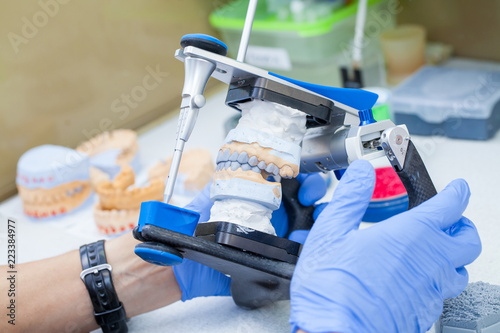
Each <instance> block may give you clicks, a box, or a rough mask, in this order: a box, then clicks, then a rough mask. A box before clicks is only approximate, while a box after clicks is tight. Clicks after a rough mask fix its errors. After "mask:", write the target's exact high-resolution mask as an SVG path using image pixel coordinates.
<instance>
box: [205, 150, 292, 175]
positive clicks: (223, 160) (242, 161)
mask: <svg viewBox="0 0 500 333" xmlns="http://www.w3.org/2000/svg"><path fill="white" fill-rule="evenodd" d="M238 168H241V169H242V170H243V171H250V170H252V171H253V172H257V173H261V172H262V171H265V172H267V173H268V174H270V175H275V176H278V175H279V174H280V173H281V174H282V176H284V174H285V173H284V172H280V171H281V170H280V168H279V167H278V166H277V165H275V164H274V163H269V164H266V162H264V161H260V162H259V159H258V158H257V156H251V157H249V156H248V153H247V152H242V153H241V154H238V152H236V151H235V152H233V153H232V154H231V152H230V150H229V149H226V150H224V151H222V150H221V151H219V154H218V155H217V168H216V169H215V171H220V170H227V169H231V170H232V171H236V170H237V169H238ZM284 168H290V167H289V166H285V167H284ZM286 178H289V177H286Z"/></svg>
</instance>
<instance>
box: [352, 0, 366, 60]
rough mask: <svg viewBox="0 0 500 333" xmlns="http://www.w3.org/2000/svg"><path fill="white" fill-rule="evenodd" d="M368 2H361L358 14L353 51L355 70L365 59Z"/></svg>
mask: <svg viewBox="0 0 500 333" xmlns="http://www.w3.org/2000/svg"><path fill="white" fill-rule="evenodd" d="M367 8H368V1H367V0H359V2H358V12H357V13H356V30H355V32H354V45H353V50H352V60H353V66H354V68H360V67H361V62H362V59H363V52H362V51H363V34H364V30H365V21H366V11H367Z"/></svg>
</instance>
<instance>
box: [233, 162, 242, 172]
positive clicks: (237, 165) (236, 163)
mask: <svg viewBox="0 0 500 333" xmlns="http://www.w3.org/2000/svg"><path fill="white" fill-rule="evenodd" d="M240 166H241V164H239V163H238V162H231V170H232V171H235V170H236V169H238V168H239V167H240Z"/></svg>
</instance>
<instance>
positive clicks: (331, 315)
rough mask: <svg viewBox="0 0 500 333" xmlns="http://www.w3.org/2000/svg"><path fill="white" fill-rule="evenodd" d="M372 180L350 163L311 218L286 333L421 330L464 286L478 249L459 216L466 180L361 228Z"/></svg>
mask: <svg viewBox="0 0 500 333" xmlns="http://www.w3.org/2000/svg"><path fill="white" fill-rule="evenodd" d="M374 183H375V173H374V170H373V168H372V167H371V165H370V164H369V163H368V162H367V161H362V160H360V161H355V162H354V163H352V164H351V166H350V167H349V168H348V170H347V172H346V174H345V175H344V176H343V177H342V180H341V181H340V183H339V185H338V187H337V189H336V190H335V193H334V196H333V199H332V201H331V203H330V204H329V205H328V206H327V207H326V208H325V209H324V210H323V212H322V213H321V214H320V215H319V217H318V219H317V220H316V222H315V224H314V226H313V228H312V230H311V232H310V233H309V236H308V237H307V240H306V242H305V244H304V248H303V250H302V253H301V255H300V258H299V261H298V264H297V267H296V269H295V272H294V275H293V278H292V283H291V288H290V297H291V313H290V323H291V324H292V331H295V330H296V329H298V328H300V329H302V330H304V331H306V332H310V333H315V332H343V333H346V332H425V331H426V330H428V329H429V328H430V327H431V326H432V324H433V322H434V321H435V320H437V319H438V317H439V315H440V314H441V311H442V307H443V299H444V298H449V297H454V296H456V295H458V294H459V293H460V292H461V291H462V290H463V289H464V288H465V287H466V285H467V282H468V273H467V270H466V269H465V268H464V266H465V265H467V264H470V263H471V262H472V261H474V260H475V258H477V256H478V255H479V253H480V252H481V242H480V239H479V235H478V233H477V230H476V228H475V226H474V224H473V223H472V222H471V221H469V220H468V219H467V218H465V217H463V216H462V213H463V212H464V210H465V208H466V207H467V203H468V201H469V196H470V192H469V188H468V186H467V183H466V182H465V181H464V180H455V181H453V182H452V183H451V184H449V185H448V186H447V187H446V188H445V189H444V190H443V191H442V192H441V193H439V194H437V195H436V196H435V197H433V198H431V199H429V200H428V201H427V202H424V203H423V204H421V205H419V206H418V207H416V208H413V209H411V210H409V211H407V212H404V213H402V214H399V215H396V216H393V217H391V218H389V219H387V220H385V221H382V222H379V223H377V224H375V225H373V226H371V227H369V228H367V229H363V230H359V229H358V226H359V223H360V221H361V218H362V217H363V214H364V213H365V210H366V208H367V206H368V203H369V201H370V198H371V196H372V192H373V187H374Z"/></svg>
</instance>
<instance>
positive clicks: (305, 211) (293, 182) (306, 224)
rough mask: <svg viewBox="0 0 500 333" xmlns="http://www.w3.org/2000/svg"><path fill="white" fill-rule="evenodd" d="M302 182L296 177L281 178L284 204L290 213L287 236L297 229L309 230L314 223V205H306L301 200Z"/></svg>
mask: <svg viewBox="0 0 500 333" xmlns="http://www.w3.org/2000/svg"><path fill="white" fill-rule="evenodd" d="M299 188H300V182H299V181H298V180H297V179H296V178H292V179H282V180H281V193H282V194H283V200H282V202H283V205H285V210H286V212H287V214H288V231H287V233H286V235H285V236H284V237H285V238H288V236H289V235H290V233H291V232H292V231H295V230H309V229H311V228H312V225H313V223H314V218H313V213H314V205H311V206H309V207H306V206H304V205H302V204H301V203H300V201H299Z"/></svg>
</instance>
